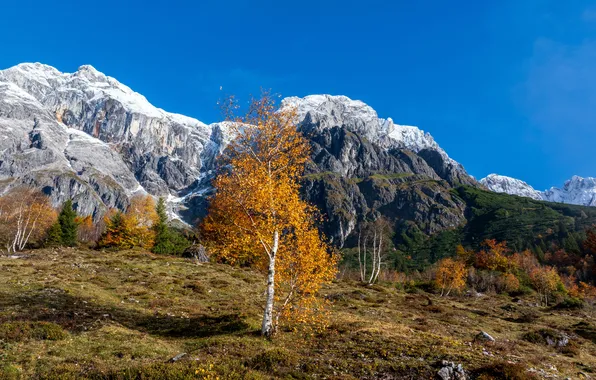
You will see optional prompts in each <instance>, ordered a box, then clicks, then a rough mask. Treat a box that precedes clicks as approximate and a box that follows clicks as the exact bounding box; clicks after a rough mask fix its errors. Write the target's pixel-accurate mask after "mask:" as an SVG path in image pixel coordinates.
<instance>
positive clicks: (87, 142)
mask: <svg viewBox="0 0 596 380" xmlns="http://www.w3.org/2000/svg"><path fill="white" fill-rule="evenodd" d="M0 127H2V128H1V133H2V137H1V141H0V152H2V154H1V156H0V180H2V181H3V183H4V184H5V185H13V186H14V185H17V184H19V183H26V184H31V185H34V186H37V187H40V188H43V189H44V191H46V192H47V193H48V194H50V195H51V196H52V199H53V200H54V202H55V203H59V202H61V201H63V200H64V199H66V198H69V197H72V198H74V199H75V204H76V207H77V208H78V209H79V211H80V212H82V213H93V214H99V213H101V211H102V210H103V209H104V208H105V207H121V208H122V207H125V205H126V204H127V200H128V197H129V196H130V195H131V194H134V193H136V192H145V191H146V192H149V193H151V194H153V195H159V196H168V195H169V196H172V197H173V199H176V198H177V197H179V196H181V195H184V194H185V193H188V192H189V191H191V190H193V189H194V188H196V187H197V186H199V181H200V179H201V178H203V177H204V175H202V173H207V172H209V170H212V169H213V162H214V158H215V156H217V154H219V152H220V150H221V149H222V147H223V146H224V145H225V139H226V138H227V133H226V128H225V124H213V125H210V126H207V125H205V124H203V123H201V122H200V121H198V120H195V119H192V118H189V117H186V116H182V115H176V114H171V113H168V112H165V111H163V110H161V109H158V108H156V107H154V106H152V105H151V104H150V103H149V102H148V101H147V100H146V99H145V98H144V97H143V96H142V95H140V94H138V93H135V92H134V91H132V90H131V89H130V88H128V87H126V86H125V85H123V84H121V83H119V82H118V81H117V80H115V79H114V78H111V77H108V76H105V75H104V74H102V73H99V72H98V71H97V70H95V69H94V68H92V67H91V66H81V67H80V68H79V70H78V71H77V72H76V73H73V74H63V73H61V72H59V71H58V70H56V69H54V68H53V67H50V66H46V65H42V64H39V63H36V64H21V65H18V66H15V67H12V68H10V69H7V70H3V71H0Z"/></svg>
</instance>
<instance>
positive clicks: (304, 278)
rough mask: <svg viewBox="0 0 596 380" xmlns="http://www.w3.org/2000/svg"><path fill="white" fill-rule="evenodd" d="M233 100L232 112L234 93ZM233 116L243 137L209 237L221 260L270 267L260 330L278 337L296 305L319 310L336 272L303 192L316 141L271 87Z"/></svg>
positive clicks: (207, 227)
mask: <svg viewBox="0 0 596 380" xmlns="http://www.w3.org/2000/svg"><path fill="white" fill-rule="evenodd" d="M229 104H230V105H231V107H229V109H230V110H232V112H233V109H234V107H235V102H234V101H233V99H231V101H230V103H229ZM233 120H234V121H235V122H234V123H231V124H230V127H231V129H232V132H233V135H235V136H236V139H235V140H234V141H232V142H231V143H230V145H229V146H228V148H227V150H226V155H225V156H224V157H223V160H224V164H226V165H225V170H223V171H222V172H221V173H219V175H218V176H217V178H216V179H215V181H214V186H215V189H216V191H217V192H216V194H215V196H214V197H213V199H212V200H211V204H210V207H209V214H208V216H207V217H206V218H205V219H204V221H203V223H202V225H201V230H202V236H203V238H204V239H205V240H206V242H208V243H209V244H210V246H209V250H210V252H212V253H213V254H214V255H215V256H216V257H217V258H218V259H219V260H220V261H225V262H229V263H239V262H240V263H245V264H249V265H254V266H257V267H259V268H262V269H265V270H266V271H267V288H266V302H265V308H264V313H263V323H262V326H261V333H262V335H264V336H267V337H271V336H272V334H273V333H274V331H275V330H276V326H277V321H279V317H280V316H281V317H288V316H289V314H292V313H293V312H295V313H299V314H302V317H301V320H304V313H305V312H308V311H312V310H313V308H312V305H313V302H314V300H315V295H316V294H317V292H318V290H319V288H320V286H321V284H323V283H325V282H329V281H331V280H332V279H333V278H334V276H335V273H336V262H337V261H336V259H335V257H334V256H331V255H330V254H329V250H328V247H327V245H326V244H325V243H324V241H323V240H322V239H321V237H320V236H319V233H318V231H317V229H316V227H315V224H314V221H315V219H314V214H315V210H314V209H313V207H312V206H310V205H308V204H306V203H305V202H304V201H303V200H301V199H300V194H299V189H300V184H299V179H300V176H301V175H302V174H303V171H304V165H305V163H306V161H307V160H308V158H309V146H308V143H307V141H306V139H305V138H304V137H303V136H302V135H301V134H300V132H298V131H297V127H296V111H295V110H294V109H289V108H286V109H282V110H278V109H277V107H276V106H275V103H274V100H273V98H272V97H271V96H270V95H269V94H264V96H263V97H262V98H261V99H253V101H252V102H251V104H250V107H249V110H248V113H247V115H246V116H245V117H242V118H235V119H233ZM275 300H277V301H279V302H275ZM275 304H276V305H277V306H278V307H277V308H275V307H274V305H275ZM275 314H277V315H275ZM294 315H295V314H294Z"/></svg>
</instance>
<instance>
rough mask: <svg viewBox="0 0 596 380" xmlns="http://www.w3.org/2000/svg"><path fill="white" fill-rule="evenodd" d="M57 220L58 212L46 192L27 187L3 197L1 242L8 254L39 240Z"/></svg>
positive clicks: (0, 206) (1, 204)
mask: <svg viewBox="0 0 596 380" xmlns="http://www.w3.org/2000/svg"><path fill="white" fill-rule="evenodd" d="M55 220H56V211H55V210H54V209H53V208H52V206H51V205H50V202H49V199H48V197H47V196H45V195H44V194H42V193H40V192H38V191H35V190H33V189H30V188H27V187H19V188H15V189H12V190H11V191H10V192H8V193H7V194H6V195H4V196H2V197H0V241H1V243H2V246H3V248H4V251H5V252H6V253H7V254H10V253H15V252H18V251H22V250H23V249H25V248H26V247H27V245H28V244H30V243H38V242H39V241H40V240H41V239H43V237H44V236H45V234H46V232H47V230H48V229H49V228H50V226H51V225H52V224H53V223H54V221H55Z"/></svg>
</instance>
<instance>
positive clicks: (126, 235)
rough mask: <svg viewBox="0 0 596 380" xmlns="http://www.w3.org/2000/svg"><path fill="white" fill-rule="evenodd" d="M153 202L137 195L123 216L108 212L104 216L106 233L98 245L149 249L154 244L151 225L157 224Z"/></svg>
mask: <svg viewBox="0 0 596 380" xmlns="http://www.w3.org/2000/svg"><path fill="white" fill-rule="evenodd" d="M157 219H158V217H157V212H156V210H155V201H154V200H153V198H152V197H151V196H150V195H145V196H142V195H138V196H135V197H133V198H132V199H131V200H130V206H129V207H128V209H127V210H126V213H125V214H122V213H121V212H120V211H118V210H114V209H112V210H110V211H108V212H107V213H106V215H105V216H104V223H105V225H106V231H105V232H104V235H103V236H102V238H101V240H100V242H99V245H100V246H103V247H117V248H120V249H129V248H133V247H141V248H144V249H151V247H153V244H154V242H155V231H154V230H153V228H152V227H153V225H154V224H155V223H156V222H157Z"/></svg>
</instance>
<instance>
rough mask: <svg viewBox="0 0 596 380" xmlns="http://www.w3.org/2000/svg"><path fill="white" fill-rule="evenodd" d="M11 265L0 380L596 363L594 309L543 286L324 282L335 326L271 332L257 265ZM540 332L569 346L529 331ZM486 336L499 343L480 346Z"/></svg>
mask: <svg viewBox="0 0 596 380" xmlns="http://www.w3.org/2000/svg"><path fill="white" fill-rule="evenodd" d="M0 267H2V269H3V274H2V276H1V277H0V358H2V362H1V363H2V364H0V365H1V366H2V367H1V369H0V371H1V372H0V373H1V375H0V377H1V378H3V379H16V378H19V376H20V378H40V379H56V378H60V379H75V378H76V379H78V378H95V379H104V378H105V379H137V378H143V379H183V378H184V379H191V378H193V379H194V378H198V379H201V378H204V379H207V378H208V379H214V378H216V376H219V378H220V379H234V378H250V379H267V378H327V379H412V378H414V379H418V378H433V377H434V376H436V374H437V373H438V371H439V370H440V369H441V368H442V367H444V366H446V365H445V364H442V363H441V362H442V361H444V360H447V361H450V362H454V363H455V364H462V366H463V368H464V370H465V371H466V372H467V374H468V375H471V377H472V378H475V377H478V376H480V375H482V374H484V375H485V377H484V378H490V377H486V376H488V375H491V374H492V375H493V376H496V377H494V378H502V376H504V375H503V373H504V371H505V370H506V371H509V372H510V373H513V372H516V373H518V377H511V378H529V377H527V376H530V375H532V374H536V376H537V378H541V377H552V378H554V377H558V378H566V377H569V378H582V377H581V376H582V375H581V374H582V373H583V374H584V375H583V376H585V377H586V378H587V377H588V376H593V375H594V372H596V367H595V366H594V363H596V320H595V318H594V312H593V310H591V309H583V310H580V311H568V310H566V311H559V310H556V309H549V308H540V307H537V306H536V305H537V300H536V298H535V296H532V295H529V296H523V297H521V299H512V298H511V297H509V296H505V295H500V296H485V295H480V296H469V297H468V296H462V297H457V298H438V297H436V296H435V295H433V294H429V293H425V292H423V291H422V290H420V289H418V288H415V287H406V288H408V289H409V290H408V292H406V291H405V290H399V289H398V288H399V286H400V285H399V283H398V285H397V287H396V285H395V284H393V285H389V284H383V283H381V284H380V285H375V286H372V287H363V286H360V285H358V284H357V283H355V282H352V281H349V280H338V281H336V282H335V283H333V284H332V285H330V286H328V287H327V288H325V289H324V295H325V296H326V298H327V299H328V300H329V311H330V315H329V319H330V322H331V323H330V326H329V328H327V329H325V330H324V331H322V332H320V333H315V336H311V335H310V334H308V333H306V334H305V333H304V332H303V331H283V332H281V333H280V334H279V335H278V336H277V337H276V338H275V339H274V340H273V341H268V340H265V339H263V338H261V337H259V335H258V331H259V324H260V318H261V309H260V305H261V304H262V298H263V292H262V291H263V288H264V286H263V285H264V278H263V276H262V275H260V274H257V273H254V272H252V271H251V270H248V269H234V268H231V267H228V266H225V265H219V264H205V265H196V264H194V263H193V262H192V261H190V260H185V259H181V258H175V257H165V256H156V255H153V254H149V253H145V252H142V251H123V252H118V253H115V252H97V251H85V250H74V249H60V250H36V251H28V252H25V253H24V254H23V255H22V256H19V258H7V257H1V258H0ZM429 303H432V305H430V306H429ZM541 330H543V331H551V333H553V334H554V333H564V334H565V335H566V336H567V337H568V339H569V343H568V344H567V345H565V347H560V348H554V347H552V346H548V345H546V344H541V343H539V342H537V343H530V342H528V341H527V340H528V339H527V338H526V339H522V337H523V336H524V334H527V333H532V332H537V331H541ZM480 331H485V332H487V333H489V334H490V335H492V336H493V337H494V338H495V339H496V342H495V343H492V344H491V343H486V344H482V343H474V342H473V341H474V337H475V336H476V335H477V334H478V333H479V332H480ZM531 336H536V334H534V335H531ZM313 338H314V339H313ZM181 353H186V355H185V356H183V357H182V358H181V359H180V360H177V361H176V362H175V363H170V361H171V360H170V359H172V358H174V357H176V356H177V355H179V354H181ZM503 362H505V363H506V364H503ZM513 363H518V364H517V365H516V364H513ZM529 369H532V371H533V372H528V371H527V370H529ZM519 376H523V377H519Z"/></svg>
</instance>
